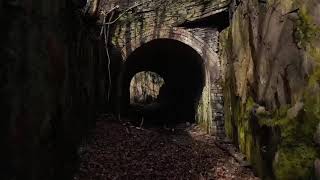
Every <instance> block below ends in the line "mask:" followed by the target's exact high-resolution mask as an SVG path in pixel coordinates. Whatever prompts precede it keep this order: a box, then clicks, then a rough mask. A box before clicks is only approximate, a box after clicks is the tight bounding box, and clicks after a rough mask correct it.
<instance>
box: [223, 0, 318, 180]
mask: <svg viewBox="0 0 320 180" xmlns="http://www.w3.org/2000/svg"><path fill="white" fill-rule="evenodd" d="M231 7H234V9H230V12H231V16H230V17H231V25H230V27H229V28H227V29H225V30H224V31H223V32H221V34H220V58H221V60H222V61H223V62H222V64H223V68H222V70H223V71H224V73H223V75H224V98H225V104H224V110H225V128H226V131H227V135H228V137H230V138H231V139H232V140H233V141H234V142H236V143H237V144H238V145H239V148H240V150H241V151H242V152H244V153H245V154H246V155H247V158H248V160H249V161H250V162H251V163H252V165H253V167H254V168H255V170H256V172H257V173H258V174H259V175H260V176H261V177H263V178H264V179H268V178H271V179H274V178H275V179H310V178H312V177H313V176H314V174H316V173H314V169H315V168H314V164H316V163H315V160H316V159H317V158H319V157H320V156H319V153H320V149H319V140H318V139H317V138H316V137H318V136H317V135H316V134H317V133H316V129H317V126H319V123H320V76H319V75H320V18H319V17H320V2H319V1H317V0H306V1H302V0H281V1H280V0H272V1H258V0H248V1H235V2H234V3H233V6H231ZM318 169H319V167H318ZM318 174H319V173H318Z"/></svg>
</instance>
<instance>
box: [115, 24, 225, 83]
mask: <svg viewBox="0 0 320 180" xmlns="http://www.w3.org/2000/svg"><path fill="white" fill-rule="evenodd" d="M158 31H159V33H157V35H154V34H155V33H154V31H153V30H150V31H146V32H144V33H143V34H142V35H138V36H136V37H134V38H132V37H131V38H129V39H130V40H129V41H128V42H126V43H123V46H121V47H119V46H118V47H119V49H120V52H121V56H122V59H123V60H124V62H125V61H126V59H127V58H128V57H129V56H130V54H131V53H132V52H134V51H135V50H136V49H138V48H139V47H141V46H142V45H143V44H146V43H148V42H150V41H153V40H156V39H172V40H176V41H179V42H182V43H184V44H186V45H188V46H190V47H191V48H193V49H194V50H195V51H196V52H197V53H198V54H199V55H200V56H201V57H202V59H203V60H204V64H205V68H206V69H207V70H209V71H210V72H213V75H212V73H210V72H209V73H210V74H211V78H214V79H217V80H218V79H219V78H220V72H219V69H220V68H219V66H220V64H219V61H218V55H217V53H216V52H215V51H214V50H213V49H212V48H211V47H210V46H209V44H208V43H206V42H205V41H204V40H203V39H201V38H199V37H198V36H196V35H195V34H193V33H192V32H189V31H188V30H186V29H184V28H176V27H172V28H161V29H159V30H158ZM212 80H213V79H212Z"/></svg>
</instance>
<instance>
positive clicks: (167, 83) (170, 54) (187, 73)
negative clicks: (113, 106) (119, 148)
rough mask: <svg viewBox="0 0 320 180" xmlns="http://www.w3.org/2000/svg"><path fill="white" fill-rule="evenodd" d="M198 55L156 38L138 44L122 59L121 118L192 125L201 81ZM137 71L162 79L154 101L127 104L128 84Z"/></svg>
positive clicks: (200, 90) (171, 41) (201, 68)
mask: <svg viewBox="0 0 320 180" xmlns="http://www.w3.org/2000/svg"><path fill="white" fill-rule="evenodd" d="M203 63H204V62H203V60H202V58H201V56H200V55H199V54H198V53H197V52H196V51H195V50H194V49H192V48H191V47H189V46H188V45H186V44H184V43H181V42H179V41H176V40H170V39H158V40H153V41H151V42H149V43H146V44H144V45H142V46H141V47H140V48H138V49H137V50H135V51H134V52H133V53H132V54H131V55H130V56H129V57H128V59H127V60H126V63H125V65H124V71H123V74H122V78H123V79H122V88H121V89H122V93H121V115H122V116H124V115H125V116H135V117H138V116H143V117H144V120H145V122H146V123H152V124H157V123H159V124H162V123H169V124H173V125H174V124H177V123H181V122H191V123H194V122H195V114H196V108H197V106H198V102H199V99H200V97H201V93H202V89H203V86H204V83H205V82H204V81H205V73H204V64H203ZM141 71H151V72H154V73H157V74H159V75H160V76H161V77H162V78H163V79H164V85H162V87H161V88H160V91H159V95H158V96H157V99H156V101H154V102H152V103H145V104H142V105H140V106H139V107H137V106H135V105H132V104H131V105H130V82H131V80H132V78H133V77H134V76H135V75H136V74H137V73H139V72H141Z"/></svg>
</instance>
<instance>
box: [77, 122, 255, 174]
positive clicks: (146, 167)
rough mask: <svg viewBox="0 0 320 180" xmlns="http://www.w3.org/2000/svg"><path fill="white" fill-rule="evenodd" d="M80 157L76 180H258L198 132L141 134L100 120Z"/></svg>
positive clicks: (178, 131) (126, 125)
mask: <svg viewBox="0 0 320 180" xmlns="http://www.w3.org/2000/svg"><path fill="white" fill-rule="evenodd" d="M79 153H80V157H81V161H80V165H79V170H78V172H77V173H76V175H75V176H74V179H75V180H105V179H114V180H115V179H199V180H206V179H219V180H229V179H230V180H231V179H236V180H240V179H245V180H250V179H252V180H253V179H258V178H256V177H255V176H254V175H253V173H252V172H251V170H250V169H248V168H245V167H241V166H240V165H239V164H238V163H237V162H236V161H235V160H234V159H233V158H232V157H231V156H230V155H228V153H226V152H225V151H223V150H222V149H221V148H218V147H217V146H216V145H215V144H214V137H213V136H208V135H205V134H204V133H201V132H200V131H199V130H197V129H196V128H193V129H190V128H189V129H188V130H182V129H180V130H176V131H168V130H164V129H160V128H158V129H157V128H154V129H141V128H137V127H134V126H131V125H130V124H129V123H120V122H115V121H106V120H99V121H98V122H97V124H96V129H95V130H94V131H93V132H92V136H91V137H90V138H89V139H88V141H87V142H86V143H85V144H84V145H83V146H82V147H81V148H80V150H79Z"/></svg>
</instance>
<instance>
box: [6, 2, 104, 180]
mask: <svg viewBox="0 0 320 180" xmlns="http://www.w3.org/2000/svg"><path fill="white" fill-rule="evenodd" d="M72 2H78V1H63V0H50V1H41V0H28V1H26V0H23V1H11V0H5V1H1V3H0V22H1V25H2V26H1V27H2V28H1V30H0V32H1V33H0V59H1V62H0V99H1V100H0V108H1V112H0V117H1V122H0V147H1V148H0V159H1V165H0V169H1V174H0V179H24V180H26V179H33V180H37V179H39V180H40V179H41V180H43V179H71V177H69V176H70V175H71V174H72V171H73V168H76V166H75V164H74V162H76V159H77V147H78V145H79V144H80V142H81V139H82V137H83V135H84V134H85V132H87V130H88V128H89V127H90V126H92V125H93V124H94V121H93V120H94V119H95V114H96V112H97V111H99V110H102V109H101V107H102V106H103V105H104V101H105V92H104V90H105V76H106V75H105V69H104V67H105V66H106V65H105V61H104V60H103V59H104V52H105V51H104V50H103V48H101V47H103V46H101V43H100V42H99V40H98V38H96V37H97V34H99V33H97V32H96V31H95V30H94V28H92V26H91V25H90V23H91V22H92V19H89V18H88V19H87V18H84V17H82V16H81V14H80V11H78V8H79V7H81V4H77V3H72ZM79 2H80V1H79ZM100 46H101V47H100Z"/></svg>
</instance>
